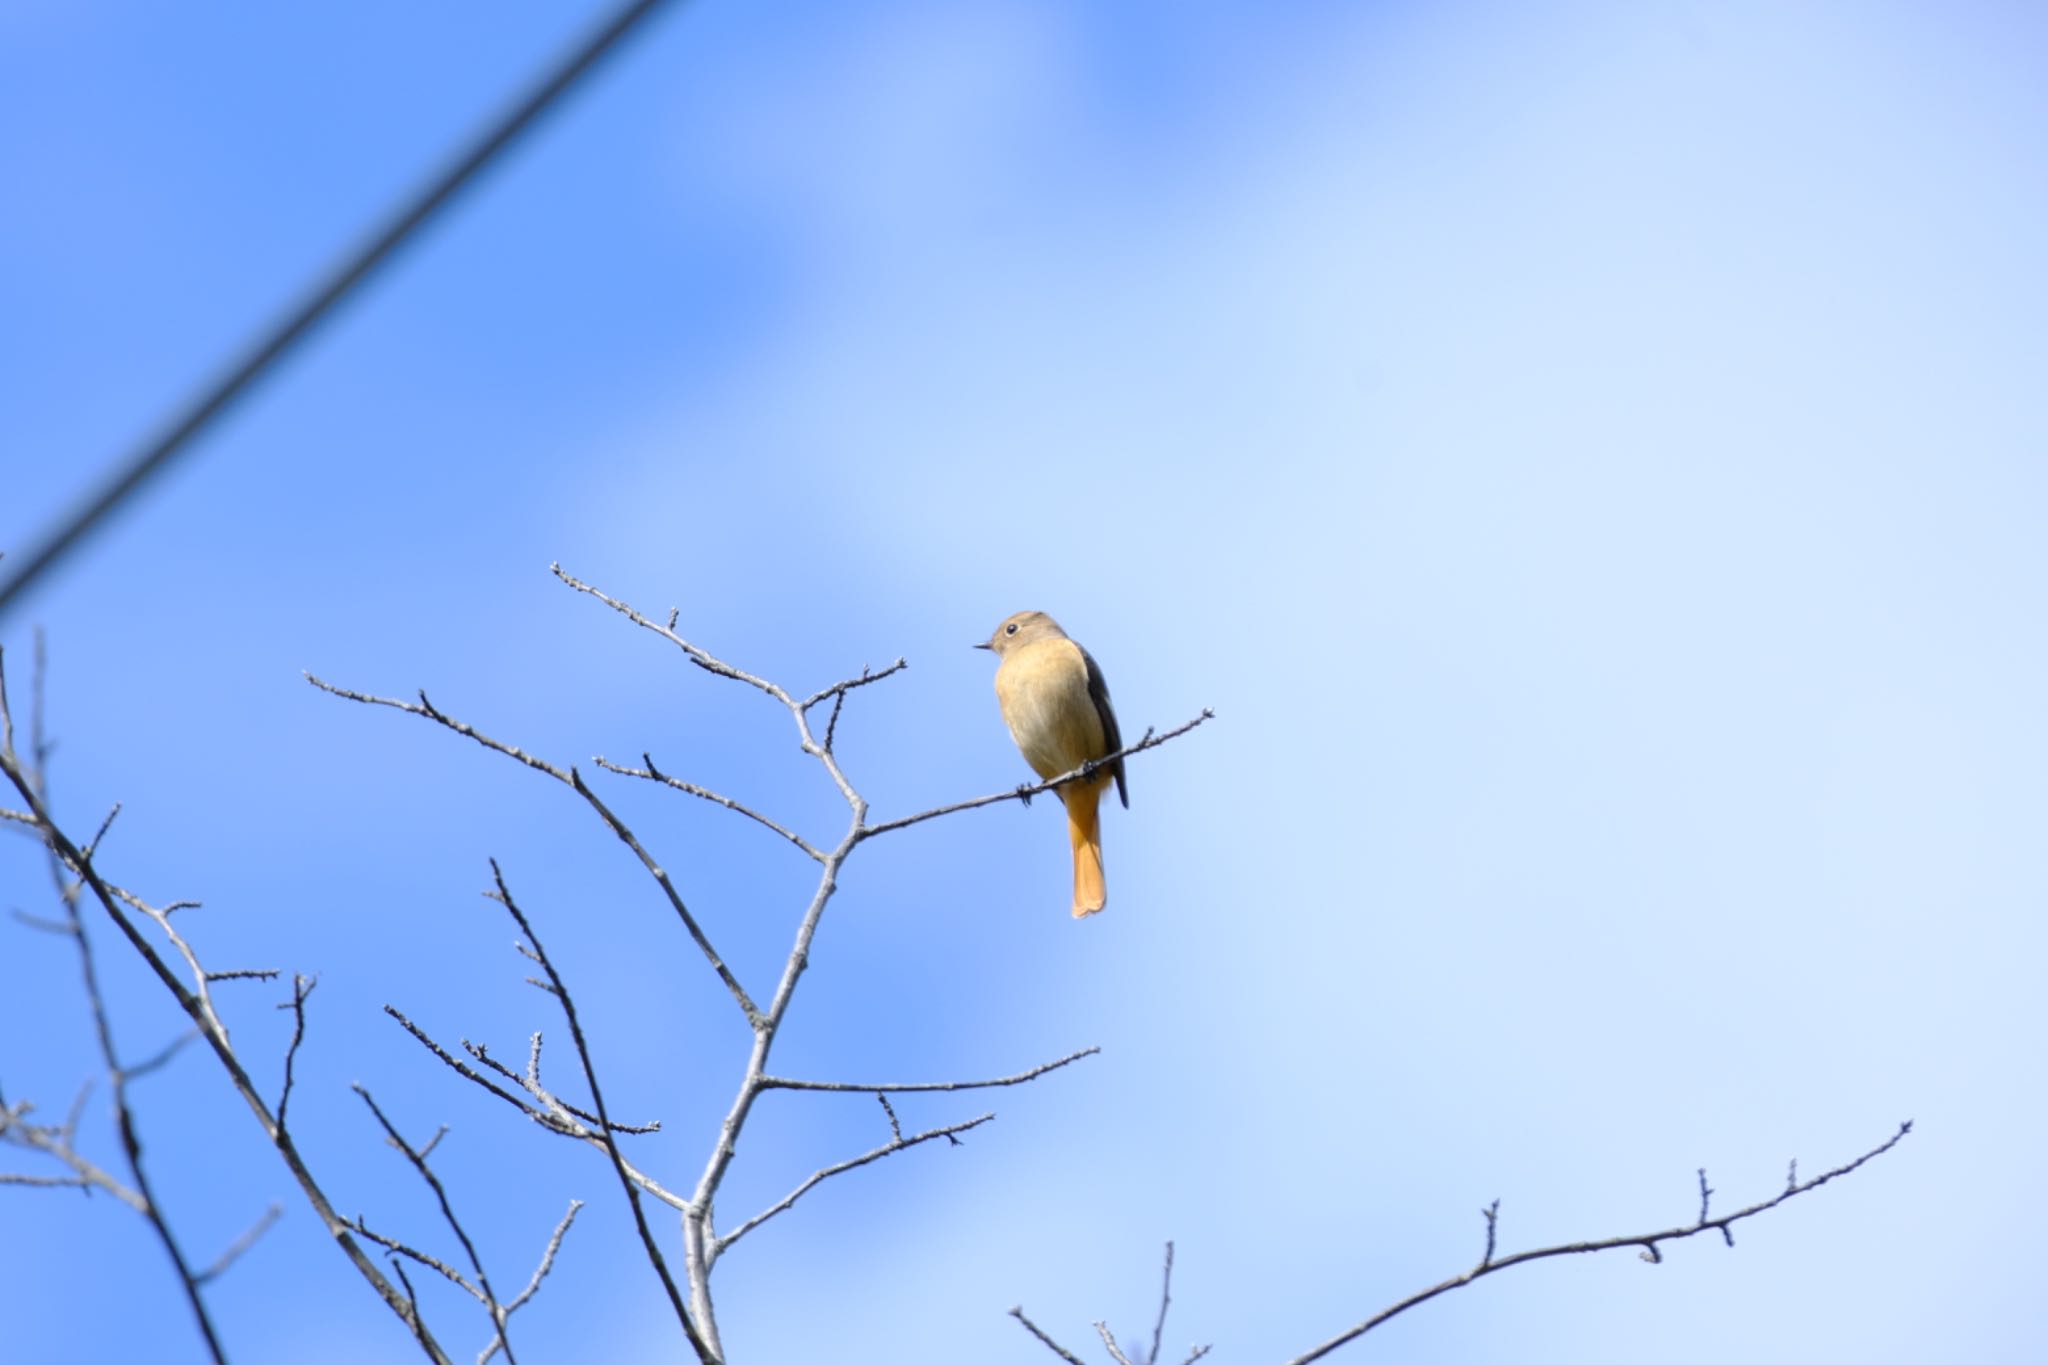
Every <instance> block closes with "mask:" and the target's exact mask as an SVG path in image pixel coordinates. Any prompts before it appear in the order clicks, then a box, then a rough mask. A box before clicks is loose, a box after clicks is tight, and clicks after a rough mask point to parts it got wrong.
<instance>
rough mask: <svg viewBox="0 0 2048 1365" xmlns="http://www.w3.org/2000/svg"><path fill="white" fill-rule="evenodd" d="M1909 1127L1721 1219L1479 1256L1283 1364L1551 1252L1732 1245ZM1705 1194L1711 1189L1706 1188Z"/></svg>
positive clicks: (1647, 1255) (1646, 1252)
mask: <svg viewBox="0 0 2048 1365" xmlns="http://www.w3.org/2000/svg"><path fill="white" fill-rule="evenodd" d="M1912 1131H1913V1124H1912V1122H1911V1120H1908V1121H1907V1122H1905V1123H1902V1124H1900V1125H1899V1130H1898V1132H1896V1133H1893V1134H1892V1135H1891V1137H1890V1138H1888V1139H1886V1140H1885V1141H1884V1142H1882V1143H1880V1144H1879V1145H1878V1146H1876V1147H1873V1148H1871V1149H1870V1150H1869V1151H1867V1152H1865V1153H1864V1154H1863V1155H1862V1156H1859V1157H1857V1158H1856V1159H1855V1160H1854V1161H1851V1162H1848V1163H1846V1164H1844V1165H1841V1166H1837V1167H1835V1168H1834V1169H1833V1170H1831V1171H1828V1172H1826V1173H1824V1174H1822V1175H1818V1176H1815V1177H1814V1178H1813V1179H1811V1180H1808V1181H1805V1182H1804V1183H1795V1184H1790V1185H1787V1186H1786V1187H1785V1189H1783V1190H1782V1191H1780V1192H1779V1193H1778V1194H1777V1195H1776V1196H1774V1197H1772V1198H1770V1199H1766V1200H1764V1201H1763V1202H1761V1203H1757V1204H1751V1205H1750V1206H1749V1207H1748V1208H1744V1209H1737V1210H1736V1211H1735V1212H1734V1213H1729V1214H1723V1215H1722V1216H1721V1217H1719V1218H1711V1219H1710V1218H1706V1217H1705V1216H1704V1214H1705V1209H1704V1206H1703V1207H1702V1210H1701V1212H1702V1215H1703V1216H1702V1218H1701V1220H1700V1221H1699V1222H1698V1223H1695V1224H1693V1225H1692V1226H1690V1227H1678V1228H1667V1229H1665V1230H1664V1231H1662V1232H1649V1233H1638V1234H1636V1235H1634V1236H1628V1237H1607V1238H1603V1239H1601V1240H1599V1241H1592V1242H1572V1243H1569V1244H1567V1245H1563V1246H1552V1247H1540V1248H1537V1249H1536V1250H1533V1251H1518V1252H1516V1253H1515V1254H1514V1255H1512V1256H1503V1257H1501V1258H1500V1259H1499V1260H1494V1259H1492V1257H1491V1255H1489V1256H1488V1257H1487V1258H1485V1259H1483V1260H1481V1261H1480V1263H1479V1264H1478V1265H1476V1266H1474V1267H1473V1268H1472V1269H1470V1270H1468V1271H1466V1272H1465V1273H1464V1274H1462V1275H1455V1276H1452V1277H1451V1278H1450V1279H1448V1280H1445V1281H1444V1282H1443V1283H1442V1284H1438V1285H1432V1286H1431V1287H1430V1288H1428V1289H1425V1290H1422V1291H1421V1292H1420V1293H1416V1294H1411V1295H1409V1296H1408V1297H1407V1298H1405V1299H1403V1300H1401V1301H1400V1302H1399V1303H1396V1304H1394V1305H1392V1306H1390V1307H1388V1308H1383V1309H1381V1310H1380V1311H1379V1312H1377V1313H1375V1314H1373V1315H1372V1316H1371V1317H1369V1318H1367V1319H1366V1320H1365V1321H1363V1322H1361V1323H1359V1324H1358V1325H1357V1326H1355V1327H1352V1328H1350V1329H1348V1330H1346V1331H1343V1332H1340V1333H1338V1334H1337V1335H1336V1336H1334V1337H1331V1338H1330V1339H1329V1340H1328V1341H1326V1342H1324V1343H1323V1344H1322V1345H1320V1346H1317V1347H1315V1348H1314V1349H1313V1350H1310V1351H1308V1352H1306V1353H1304V1354H1302V1355H1298V1356H1296V1357H1294V1359H1292V1360H1290V1361H1288V1362H1287V1365H1309V1362H1311V1361H1316V1360H1321V1359H1322V1358H1323V1357H1324V1356H1326V1355H1328V1354H1330V1352H1332V1351H1334V1350H1336V1349H1337V1348H1338V1347H1339V1346H1342V1345H1344V1344H1345V1343H1347V1342H1350V1341H1355V1340H1357V1339H1358V1338H1359V1337H1362V1336H1364V1335H1365V1334H1366V1333H1367V1332H1370V1331H1371V1330H1372V1329H1373V1328H1375V1327H1377V1326H1379V1325H1380V1324H1381V1323H1383V1322H1385V1321H1387V1320H1388V1319H1389V1318H1392V1317H1394V1316H1396V1315H1398V1314H1400V1313H1405V1312H1406V1311H1408V1310H1409V1309H1410V1308H1413V1307H1415V1305H1417V1304H1419V1303H1426V1302H1428V1301H1429V1300H1430V1299H1433V1298H1435V1297H1436V1296H1437V1295H1439V1294H1447V1293H1449V1292H1450V1291H1451V1290H1453V1289H1462V1288H1463V1287H1464V1286H1466V1285H1468V1284H1470V1283H1472V1282H1473V1281H1474V1280H1477V1279H1480V1278H1482V1277H1484V1276H1487V1275H1491V1274H1493V1273H1494V1272H1496V1271H1500V1270H1506V1269H1507V1268H1508V1267H1509V1266H1516V1265H1522V1264H1525V1263H1526V1262H1529V1261H1540V1260H1544V1259H1546V1258H1548V1257H1552V1256H1577V1255H1583V1254H1585V1253H1587V1252H1595V1251H1615V1250H1618V1249H1620V1248H1623V1247H1640V1248H1642V1251H1643V1259H1644V1260H1646V1261H1651V1262H1657V1261H1661V1260H1662V1259H1663V1256H1662V1253H1661V1252H1659V1251H1658V1249H1657V1248H1658V1245H1659V1244H1660V1243H1663V1242H1678V1241H1683V1240H1684V1239H1686V1238H1688V1237H1694V1236H1697V1235H1698V1234H1700V1233H1702V1232H1705V1231H1707V1230H1709V1229H1713V1230H1715V1231H1718V1232H1720V1233H1721V1234H1722V1236H1723V1237H1724V1238H1728V1243H1729V1245H1731V1246H1732V1245H1734V1240H1733V1238H1732V1236H1730V1235H1729V1232H1728V1229H1729V1227H1730V1226H1731V1225H1732V1224H1735V1223H1739V1222H1741V1221H1742V1220H1743V1219H1745V1218H1754V1217H1755V1216H1756V1215H1757V1214H1760V1213H1765V1212H1768V1211H1769V1210H1771V1209H1774V1208H1776V1207H1777V1206H1778V1205H1780V1204H1782V1203H1784V1202H1785V1201H1786V1200H1787V1199H1790V1198H1792V1197H1794V1196H1795V1195H1801V1194H1804V1193H1806V1192H1807V1191H1808V1190H1815V1189H1819V1188H1820V1187H1821V1186H1822V1185H1825V1184H1827V1183H1828V1182H1829V1181H1830V1180H1833V1179H1834V1178H1835V1177H1837V1176H1844V1175H1848V1174H1849V1173H1850V1172H1851V1171H1854V1170H1856V1169H1857V1168H1858V1167H1860V1166H1862V1165H1863V1164H1864V1163H1865V1162H1867V1161H1872V1160H1875V1159H1876V1158H1878V1157H1880V1156H1883V1155H1884V1154H1885V1153H1886V1152H1889V1151H1890V1150H1891V1149H1892V1148H1894V1147H1896V1146H1898V1145H1899V1143H1900V1142H1901V1141H1902V1140H1904V1138H1905V1136H1906V1134H1908V1133H1910V1132H1912ZM1700 1188H1701V1189H1702V1190H1703V1191H1706V1190H1707V1186H1706V1180H1705V1177H1704V1176H1702V1177H1701V1181H1700ZM1708 1192H1709V1193H1710V1191H1708ZM1705 1197H1706V1196H1705V1194H1702V1196H1701V1198H1702V1201H1704V1199H1705ZM1492 1212H1494V1213H1498V1207H1497V1206H1496V1208H1495V1209H1494V1210H1492ZM1493 1225H1494V1219H1492V1218H1489V1219H1488V1220H1487V1234H1488V1242H1489V1244H1490V1243H1491V1241H1492V1233H1493Z"/></svg>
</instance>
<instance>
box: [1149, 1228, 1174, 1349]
mask: <svg viewBox="0 0 2048 1365" xmlns="http://www.w3.org/2000/svg"><path fill="white" fill-rule="evenodd" d="M1172 1302H1173V1243H1171V1242H1168V1243H1167V1244H1166V1269H1165V1270H1164V1271H1163V1272H1161V1274H1160V1279H1159V1318H1158V1321H1156V1322H1154V1323H1153V1324H1152V1353H1151V1354H1150V1355H1148V1356H1146V1357H1145V1365H1164V1362H1163V1361H1161V1360H1160V1358H1159V1343H1160V1339H1161V1338H1162V1337H1164V1336H1165V1335H1166V1309H1167V1305H1168V1304H1171V1303H1172Z"/></svg>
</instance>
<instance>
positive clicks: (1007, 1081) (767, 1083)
mask: <svg viewBox="0 0 2048 1365" xmlns="http://www.w3.org/2000/svg"><path fill="white" fill-rule="evenodd" d="M1101 1051H1102V1049H1101V1048H1099V1047H1084V1048H1082V1049H1081V1050H1080V1051H1079V1052H1069V1053H1068V1054H1067V1055H1066V1056H1064V1057H1061V1058H1059V1059H1058V1060H1057V1061H1051V1062H1044V1063H1042V1064H1040V1065H1038V1066H1034V1067H1032V1068H1031V1069H1030V1070H1029V1071H1020V1072H1018V1073H1017V1074H1016V1075H1014V1076H998V1077H996V1078H995V1079H994V1080H988V1081H915V1082H909V1083H900V1082H885V1083H883V1084H880V1085H865V1084H861V1083H858V1082H854V1081H793V1080H790V1079H789V1078H787V1077H785V1076H763V1077H762V1078H761V1088H762V1089H763V1090H825V1091H839V1092H846V1091H852V1092H855V1093H864V1094H876V1095H879V1094H882V1093H884V1092H887V1093H889V1094H892V1095H898V1094H908V1093H910V1092H912V1091H926V1090H987V1089H990V1088H991V1087H994V1086H999V1085H1022V1084H1024V1083H1025V1082H1026V1081H1035V1080H1037V1079H1038V1078H1039V1077H1040V1076H1043V1075H1044V1074H1045V1073H1046V1072H1048V1071H1057V1070H1059V1069H1060V1068H1061V1067H1063V1066H1066V1065H1068V1064H1070V1063H1072V1062H1078V1061H1080V1060H1081V1059H1082V1058H1083V1057H1093V1056H1095V1055H1097V1054H1098V1053H1100V1052H1101Z"/></svg>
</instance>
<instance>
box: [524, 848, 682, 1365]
mask: <svg viewBox="0 0 2048 1365" xmlns="http://www.w3.org/2000/svg"><path fill="white" fill-rule="evenodd" d="M491 880H492V882H493V883H495V885H496V887H497V890H496V892H495V893H491V892H486V893H485V894H486V895H489V896H490V897H491V899H493V900H495V901H497V902H498V903H499V904H500V905H502V906H504V907H505V909H506V911H507V912H508V913H510V914H511V916H512V919H513V921H514V922H515V923H517V924H518V925H519V932H520V933H522V934H524V935H526V941H527V942H528V943H530V944H532V945H533V955H534V957H535V958H537V959H538V960H539V961H540V965H541V968H542V970H544V971H546V972H547V974H548V982H549V984H550V985H551V986H552V987H553V988H554V995H555V999H556V1000H557V1001H559V1002H560V1003H561V1006H562V1014H563V1017H564V1018H566V1019H567V1020H568V1022H569V1037H570V1038H571V1039H572V1040H573V1041H574V1042H575V1044H576V1056H577V1057H578V1058H579V1059H580V1060H581V1061H582V1063H583V1080H584V1083H585V1084H587V1085H588V1086H589V1087H590V1100H591V1103H592V1104H593V1105H594V1106H595V1107H596V1109H597V1118H598V1126H599V1128H600V1129H601V1130H602V1132H601V1133H600V1136H601V1137H602V1139H603V1142H604V1148H605V1151H606V1152H607V1153H609V1154H610V1156H611V1159H612V1169H613V1170H614V1171H616V1172H617V1173H618V1177H619V1184H620V1186H621V1187H622V1188H624V1190H625V1192H626V1202H627V1204H629V1205H630V1206H631V1207H632V1210H633V1223H634V1226H635V1227H636V1228H638V1230H639V1233H640V1244H641V1246H642V1247H643V1248H645V1250H646V1252H647V1261H648V1264H649V1265H652V1266H653V1267H654V1273H655V1274H656V1275H657V1276H659V1277H660V1279H661V1287H662V1289H663V1290H664V1291H666V1293H667V1294H668V1301H669V1304H670V1306H671V1307H672V1308H674V1310H675V1314H676V1321H677V1322H678V1323H679V1324H681V1326H682V1329H683V1335H684V1336H686V1337H688V1338H689V1341H690V1346H691V1348H692V1349H693V1350H695V1351H696V1352H697V1355H698V1358H699V1359H700V1360H704V1361H716V1360H717V1359H718V1352H717V1351H715V1350H714V1349H713V1348H712V1346H711V1345H710V1343H708V1342H707V1341H706V1340H705V1338H704V1336H703V1335H702V1334H700V1333H699V1331H698V1329H697V1324H696V1323H695V1322H692V1321H691V1319H690V1313H689V1310H688V1309H686V1308H685V1307H684V1306H683V1296H682V1293H681V1291H679V1290H678V1289H677V1288H676V1282H675V1280H674V1279H673V1278H672V1277H671V1276H670V1275H669V1273H668V1261H667V1259H666V1258H665V1257H664V1256H663V1255H662V1254H661V1244H660V1243H659V1242H657V1241H656V1240H655V1238H654V1231H653V1229H651V1228H650V1227H649V1226H648V1225H647V1211H646V1209H645V1208H643V1207H642V1206H641V1203H640V1186H639V1184H638V1183H637V1182H636V1181H635V1180H634V1179H633V1177H632V1175H631V1174H630V1173H629V1172H628V1171H627V1169H626V1162H625V1158H624V1156H623V1155H622V1154H621V1153H620V1151H619V1145H618V1142H617V1140H616V1139H614V1138H613V1137H612V1136H611V1135H610V1128H611V1115H610V1113H609V1112H608V1111H607V1110H606V1109H605V1103H604V1090H603V1088H602V1087H601V1086H599V1085H598V1082H597V1065H596V1063H594V1062H592V1061H591V1059H590V1045H589V1043H588V1042H586V1041H585V1039H584V1037H583V1024H582V1022H581V1021H580V1020H579V1019H578V1018H577V1017H576V1002H575V1001H574V1000H573V999H571V998H570V995H569V988H568V987H567V986H566V985H564V984H563V982H562V975H561V973H560V972H558V971H556V970H555V964H554V963H553V962H552V961H550V960H549V959H548V955H547V950H546V949H545V948H543V947H541V942H540V936H539V935H538V934H536V933H534V932H533V925H532V924H531V923H530V922H529V921H528V920H527V918H526V915H525V914H524V913H523V912H522V911H521V910H520V909H519V903H518V902H517V901H515V900H513V899H512V891H511V889H510V888H509V887H507V886H506V885H505V874H504V872H503V871H502V870H500V868H499V867H498V860H497V859H496V858H493V859H491Z"/></svg>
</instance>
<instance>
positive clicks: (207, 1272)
mask: <svg viewBox="0 0 2048 1365" xmlns="http://www.w3.org/2000/svg"><path fill="white" fill-rule="evenodd" d="M283 1216H284V1205H282V1204H272V1205H271V1206H270V1207H269V1208H267V1209H265V1210H264V1211H263V1215H262V1216H261V1217H260V1218H258V1219H257V1220H256V1221H255V1222H254V1223H251V1224H250V1225H249V1229H248V1231H246V1232H244V1233H243V1234H242V1235H241V1236H240V1237H237V1238H236V1239H235V1240H234V1241H232V1242H230V1243H229V1244H228V1248H227V1250H226V1251H223V1252H222V1253H221V1254H220V1255H218V1256H216V1257H214V1260H213V1264H212V1265H210V1266H208V1267H206V1269H204V1270H202V1271H200V1272H199V1282H200V1283H201V1284H205V1283H207V1282H208V1281H209V1280H215V1279H218V1278H220V1275H221V1273H222V1272H223V1271H225V1270H226V1269H227V1268H228V1267H229V1266H231V1265H233V1264H234V1263H235V1262H236V1261H238V1260H240V1259H241V1258H242V1253H243V1252H245V1251H247V1250H248V1249H249V1248H250V1247H252V1246H255V1245H256V1243H257V1242H258V1241H259V1240H260V1239H261V1238H262V1236H263V1234H264V1233H266V1232H268V1231H270V1225H271V1224H272V1223H275V1222H276V1221H277V1220H278V1219H279V1218H281V1217H283Z"/></svg>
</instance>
